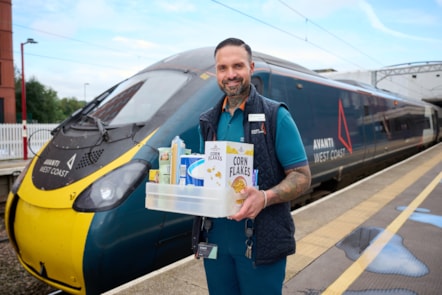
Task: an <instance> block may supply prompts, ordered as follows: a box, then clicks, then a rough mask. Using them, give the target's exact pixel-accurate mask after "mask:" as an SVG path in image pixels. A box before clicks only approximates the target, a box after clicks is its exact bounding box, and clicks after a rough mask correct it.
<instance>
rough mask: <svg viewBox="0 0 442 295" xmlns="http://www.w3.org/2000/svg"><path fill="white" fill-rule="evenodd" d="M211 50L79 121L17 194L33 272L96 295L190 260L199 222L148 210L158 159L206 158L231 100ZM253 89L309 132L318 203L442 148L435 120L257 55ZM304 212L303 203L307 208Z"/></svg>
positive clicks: (422, 110) (153, 74) (123, 91)
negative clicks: (205, 131) (179, 142)
mask: <svg viewBox="0 0 442 295" xmlns="http://www.w3.org/2000/svg"><path fill="white" fill-rule="evenodd" d="M213 50H214V48H203V49H197V50H192V51H188V52H184V53H180V54H177V55H175V56H172V57H170V58H167V59H164V60H162V61H160V62H158V63H155V64H153V65H152V66H150V67H148V68H146V69H145V70H143V71H141V72H139V73H138V74H136V75H134V76H133V77H131V78H129V79H127V80H125V81H123V82H121V83H119V84H118V85H116V86H114V87H112V88H110V89H109V90H107V91H105V92H104V93H103V94H101V95H100V96H98V97H97V98H95V99H94V100H93V101H91V102H90V103H88V104H87V105H86V106H85V107H84V108H83V109H80V110H79V111H77V112H75V113H74V114H72V115H71V116H70V117H69V118H68V119H67V120H65V121H64V122H62V123H61V124H60V125H59V126H58V127H57V128H56V129H55V130H53V138H52V140H50V141H49V142H48V143H47V144H46V146H45V147H44V148H42V149H41V151H40V152H39V153H38V154H37V155H36V156H35V157H34V158H33V159H32V161H31V162H30V164H29V165H28V166H27V167H26V169H25V171H23V173H22V174H21V175H20V177H19V178H18V179H17V181H16V183H15V184H14V186H13V189H12V191H11V192H10V194H9V197H8V201H7V208H6V216H5V220H6V226H7V231H8V234H9V237H10V241H11V243H12V244H13V245H14V247H15V250H16V252H17V256H18V259H19V261H20V263H21V264H22V265H23V267H24V268H25V269H26V270H27V271H28V272H29V273H31V274H32V275H33V276H34V277H36V278H38V279H39V280H41V281H43V282H45V283H47V284H49V285H52V286H54V287H56V288H59V289H61V290H64V291H66V292H68V293H72V294H98V293H101V292H103V291H106V290H109V289H111V288H114V287H116V286H118V285H120V284H123V283H125V282H127V281H129V280H132V279H135V278H137V277H139V276H141V275H143V274H146V273H148V272H150V271H153V270H155V269H157V268H160V267H162V266H164V265H166V264H169V263H171V262H173V261H175V260H177V259H179V258H182V257H185V256H187V255H190V254H191V248H190V231H191V224H192V219H193V217H192V216H188V215H182V214H175V213H167V212H160V211H151V210H148V209H146V208H145V195H146V194H145V184H146V181H148V172H149V170H150V169H155V168H158V148H159V147H166V146H170V142H171V140H172V139H173V138H174V137H175V136H176V135H179V136H180V137H181V138H182V139H183V140H184V142H185V144H186V147H187V148H190V149H191V150H192V151H193V152H198V149H199V135H198V129H197V126H198V123H199V120H198V119H199V114H200V113H201V112H203V111H204V110H206V109H208V108H210V107H212V106H213V105H214V104H215V103H216V102H217V101H218V100H220V99H221V98H222V97H223V93H222V92H221V91H220V90H219V88H218V85H217V82H216V77H215V67H214V58H213ZM254 60H255V73H254V76H253V83H254V85H255V86H256V87H257V89H258V91H260V92H261V93H262V94H264V95H265V96H267V97H271V98H272V99H276V100H281V101H284V102H285V103H286V104H287V105H288V107H289V109H290V112H291V113H292V114H293V117H294V118H295V121H296V123H297V125H298V128H299V130H300V132H301V135H302V139H303V143H304V145H305V148H306V151H307V154H308V160H309V162H310V165H311V171H312V175H313V181H312V184H313V185H312V191H310V192H309V193H308V194H307V195H306V197H311V196H312V195H313V194H314V193H315V192H317V191H332V190H334V189H336V188H338V187H339V186H340V184H342V183H343V182H349V181H352V180H355V179H357V178H360V177H362V176H364V175H365V174H366V173H368V172H369V170H376V169H379V168H381V167H385V166H386V165H388V164H390V162H391V161H393V160H397V159H400V158H403V157H405V156H408V155H411V154H413V153H415V152H417V151H418V150H419V149H420V148H422V147H425V146H427V145H431V144H432V143H434V142H435V141H437V140H438V139H439V136H440V132H439V126H438V123H437V121H438V119H437V118H438V113H437V109H436V108H435V107H433V106H431V105H428V104H423V103H420V102H412V101H408V100H406V99H403V98H400V97H398V96H396V95H393V94H391V93H386V92H382V91H379V90H377V89H372V88H370V87H368V86H362V87H361V86H360V85H351V84H349V83H342V82H337V81H333V80H329V79H326V78H324V77H321V76H319V75H317V74H316V73H314V72H312V71H309V70H307V69H305V68H302V67H300V66H298V65H296V64H293V63H290V62H287V61H284V60H281V59H277V58H274V57H271V56H268V55H264V54H260V53H255V54H254ZM302 201H304V200H302Z"/></svg>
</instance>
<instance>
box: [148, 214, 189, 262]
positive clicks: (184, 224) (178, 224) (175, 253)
mask: <svg viewBox="0 0 442 295" xmlns="http://www.w3.org/2000/svg"><path fill="white" fill-rule="evenodd" d="M193 218H194V217H193V216H191V215H185V214H177V213H169V212H166V213H164V221H163V223H162V224H161V226H162V228H161V233H160V236H159V239H158V241H157V243H156V245H155V246H156V255H155V263H154V265H155V268H159V267H163V266H165V265H168V264H170V263H172V262H175V261H177V260H179V259H182V258H184V257H186V256H189V255H191V254H192V248H191V234H192V223H193Z"/></svg>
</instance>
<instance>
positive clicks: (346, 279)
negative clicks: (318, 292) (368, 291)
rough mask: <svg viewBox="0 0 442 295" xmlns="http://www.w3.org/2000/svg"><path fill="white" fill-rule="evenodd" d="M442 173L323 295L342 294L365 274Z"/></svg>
mask: <svg viewBox="0 0 442 295" xmlns="http://www.w3.org/2000/svg"><path fill="white" fill-rule="evenodd" d="M441 180H442V172H441V173H439V175H438V176H437V177H436V178H435V179H433V181H432V182H431V183H430V184H429V185H428V186H427V187H426V188H425V189H424V190H423V191H422V192H421V193H420V194H419V195H418V196H417V197H416V198H415V199H414V200H413V201H412V202H411V203H410V205H408V207H407V208H406V209H405V210H404V211H402V213H401V214H399V216H398V217H396V219H395V220H394V221H393V222H392V223H390V224H389V225H388V226H387V228H386V229H385V230H384V231H383V232H382V233H381V234H380V235H379V237H377V238H376V239H375V240H374V242H373V243H372V244H371V245H370V246H368V247H367V249H365V251H364V252H363V253H362V255H361V256H360V257H359V258H358V259H357V260H356V261H355V262H353V264H352V265H351V266H350V267H348V268H347V269H346V270H345V271H344V272H343V273H342V274H341V276H340V277H339V278H338V279H337V280H336V281H334V282H333V283H332V284H331V285H330V286H329V287H328V288H327V289H326V290H325V291H324V292H323V293H322V294H323V295H329V294H342V293H343V292H345V291H346V290H347V289H348V287H349V286H350V285H351V284H352V283H353V282H354V281H355V280H356V279H357V278H358V277H359V276H360V275H361V274H362V273H363V272H364V270H365V269H366V268H367V267H368V266H369V265H370V263H371V262H372V261H373V260H374V259H375V258H376V256H378V254H379V253H380V252H381V251H382V249H383V248H384V247H385V245H386V244H387V243H388V242H389V241H390V240H391V238H392V237H393V236H394V235H395V234H396V233H397V232H398V231H399V229H400V228H401V227H402V225H404V223H405V221H407V219H408V218H409V217H410V215H411V214H412V213H413V212H414V210H416V209H417V207H419V205H420V204H421V203H422V202H423V201H424V200H425V199H426V198H427V197H428V195H430V193H431V192H432V191H433V190H434V188H435V187H436V186H437V185H438V184H439V183H440V182H441Z"/></svg>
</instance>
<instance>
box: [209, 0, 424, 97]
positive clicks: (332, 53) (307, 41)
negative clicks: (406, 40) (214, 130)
mask: <svg viewBox="0 0 442 295" xmlns="http://www.w3.org/2000/svg"><path fill="white" fill-rule="evenodd" d="M278 1H279V2H280V3H281V4H282V5H284V6H286V7H287V8H288V9H290V10H291V11H292V12H294V13H296V14H297V15H298V16H300V17H302V18H303V19H304V20H305V21H306V22H308V23H311V24H313V25H314V26H316V27H317V28H319V29H320V30H322V31H324V32H325V33H327V34H329V35H331V36H332V37H334V38H336V39H337V40H339V41H340V42H343V43H344V44H346V45H347V46H349V47H351V48H352V49H353V50H356V51H357V52H359V53H360V54H362V55H364V56H366V57H368V58H369V59H371V60H372V61H375V62H376V63H378V64H379V65H381V66H385V65H384V64H383V63H382V62H380V61H378V60H376V59H375V58H373V57H372V56H370V55H369V54H367V53H365V52H363V51H362V50H360V49H358V48H357V47H355V46H354V45H352V44H351V43H349V42H347V41H345V40H344V39H342V38H340V37H339V36H337V35H336V34H333V33H332V32H330V31H329V30H327V29H325V28H323V27H322V26H320V25H319V24H316V23H315V22H313V21H311V20H310V19H309V18H308V17H306V16H304V15H303V14H302V13H300V12H299V11H297V10H296V9H294V8H293V7H291V6H290V5H288V4H287V3H286V2H284V1H282V0H278ZM212 2H214V3H216V4H218V5H221V6H224V7H225V8H227V9H230V10H232V11H235V12H237V13H239V14H241V15H243V16H246V17H248V18H251V19H253V20H255V21H257V22H259V23H261V24H264V25H266V26H269V27H271V28H273V29H275V30H278V31H280V32H281V33H284V34H286V35H289V36H291V37H293V38H295V39H298V40H300V41H304V42H306V43H309V44H310V45H312V46H313V47H316V48H318V49H320V50H322V51H324V52H326V53H328V54H330V55H333V56H335V57H338V58H339V59H341V60H344V61H346V62H348V63H350V64H352V65H354V66H356V67H357V68H360V69H363V70H367V69H365V68H364V67H362V66H360V65H358V64H357V63H355V62H353V61H351V60H349V59H347V58H345V57H343V56H340V55H338V54H336V53H334V52H332V51H330V50H327V49H325V48H323V47H322V46H320V45H318V44H316V43H313V42H311V41H309V40H308V38H307V37H305V38H302V37H300V36H298V35H295V34H293V33H291V32H289V31H287V30H284V29H281V28H279V27H277V26H275V25H273V24H270V23H268V22H266V21H264V20H262V19H259V18H256V17H254V16H252V15H249V14H247V13H245V12H243V11H241V10H239V9H236V8H234V7H231V6H229V5H227V4H224V3H222V2H220V1H218V0H212ZM367 71H368V70H367ZM390 82H391V83H393V84H395V85H397V86H399V87H401V88H403V89H406V90H408V91H410V92H414V93H417V94H420V93H419V92H418V91H415V90H414V89H411V88H409V87H407V86H405V85H403V84H399V83H397V82H395V81H390Z"/></svg>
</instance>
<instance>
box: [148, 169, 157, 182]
mask: <svg viewBox="0 0 442 295" xmlns="http://www.w3.org/2000/svg"><path fill="white" fill-rule="evenodd" d="M149 182H155V183H159V182H160V170H159V169H150V170H149Z"/></svg>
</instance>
